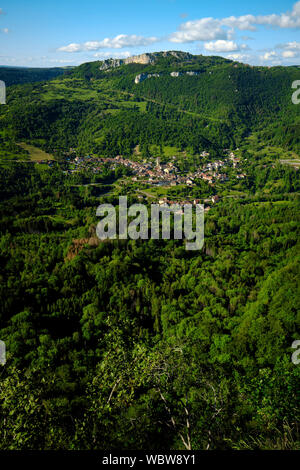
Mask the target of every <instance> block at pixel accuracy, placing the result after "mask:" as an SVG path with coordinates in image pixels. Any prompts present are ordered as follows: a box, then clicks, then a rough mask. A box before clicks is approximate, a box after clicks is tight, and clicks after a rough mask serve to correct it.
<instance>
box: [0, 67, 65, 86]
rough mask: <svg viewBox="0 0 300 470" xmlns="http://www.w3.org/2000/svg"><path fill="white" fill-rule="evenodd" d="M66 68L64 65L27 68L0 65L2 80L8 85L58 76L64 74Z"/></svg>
mask: <svg viewBox="0 0 300 470" xmlns="http://www.w3.org/2000/svg"><path fill="white" fill-rule="evenodd" d="M65 70H66V69H65V68H63V67H53V68H26V67H2V66H0V80H3V81H4V82H5V84H6V86H9V85H18V84H21V83H32V82H40V81H44V80H51V79H52V78H55V77H58V76H59V75H62V74H63V73H64V72H65Z"/></svg>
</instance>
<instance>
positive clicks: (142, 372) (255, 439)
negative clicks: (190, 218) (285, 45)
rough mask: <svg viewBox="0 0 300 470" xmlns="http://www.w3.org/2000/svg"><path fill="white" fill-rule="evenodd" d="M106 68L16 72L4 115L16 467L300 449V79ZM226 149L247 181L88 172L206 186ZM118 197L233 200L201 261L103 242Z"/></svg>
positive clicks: (8, 393) (6, 330)
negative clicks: (178, 453)
mask: <svg viewBox="0 0 300 470" xmlns="http://www.w3.org/2000/svg"><path fill="white" fill-rule="evenodd" d="M101 64H102V63H101V62H98V61H96V62H93V63H87V64H83V65H81V66H79V67H75V68H73V69H70V70H67V71H64V73H62V74H60V73H59V74H57V76H56V75H55V76H53V74H52V72H51V73H50V74H49V75H46V74H44V75H41V76H40V78H33V79H31V80H30V83H29V80H27V76H26V74H25V75H24V77H23V78H22V77H18V73H19V72H18V71H17V70H16V71H15V74H16V76H15V77H13V75H11V77H10V80H11V83H10V85H9V86H8V88H7V105H5V106H0V340H2V341H4V342H5V344H6V350H7V362H6V364H5V365H3V366H2V365H0V450H29V449H30V450H32V449H33V450H102V449H124V450H138V449H140V450H152V451H155V450H157V451H158V450H160V449H162V448H163V449H170V450H299V449H300V434H299V422H300V387H299V385H300V366H299V364H298V365H297V364H294V363H293V362H292V360H291V356H292V353H293V349H292V347H291V346H292V343H293V341H295V340H299V339H300V336H299V335H300V308H299V307H300V306H299V301H300V292H299V261H300V252H299V227H300V224H299V221H300V220H299V219H300V211H299V205H300V197H299V191H300V181H299V170H298V169H297V165H296V163H297V162H299V151H300V132H299V127H300V118H299V106H298V108H297V106H295V105H293V104H292V102H291V93H292V91H291V83H292V81H293V80H295V79H296V78H299V68H298V69H297V67H272V68H264V67H249V66H246V65H243V64H238V63H236V62H232V61H229V60H226V59H222V58H220V57H203V56H192V55H188V57H183V58H180V59H174V57H172V58H170V57H163V56H162V57H160V58H159V59H158V61H157V63H156V64H154V65H153V64H151V65H140V64H129V65H121V66H120V67H116V68H112V69H109V70H100V65H101ZM172 71H179V72H186V71H197V72H199V74H198V75H196V76H187V75H182V76H179V77H177V78H174V77H171V76H170V72H172ZM7 73H8V72H7ZM140 73H150V74H151V73H159V74H160V75H161V76H160V77H158V78H149V79H147V80H145V81H144V82H142V83H139V84H135V82H134V78H135V76H136V75H137V74H140ZM55 74H56V72H55ZM34 77H36V75H34ZM0 79H2V76H1V68H0ZM235 90H237V91H235ZM22 143H27V144H31V145H34V146H36V147H37V148H39V149H42V150H43V151H46V152H49V154H51V155H52V157H53V160H51V162H48V163H47V164H45V162H44V163H41V162H35V161H32V159H31V156H30V153H29V152H28V151H27V150H26V147H24V146H22V145H20V144H22ZM225 149H227V150H226V152H230V151H233V152H235V155H237V156H238V158H239V160H240V162H239V170H236V169H235V168H234V166H233V164H232V163H231V162H230V163H228V168H227V169H226V176H227V179H226V180H225V181H224V182H221V181H216V182H214V183H213V184H210V183H208V182H206V181H204V180H201V181H200V180H199V181H197V179H195V182H194V183H193V185H192V186H191V187H188V186H185V187H182V186H181V185H179V186H174V187H168V188H166V189H164V188H163V189H162V188H160V187H159V188H157V187H154V186H153V185H152V186H151V185H150V184H148V185H147V184H146V183H145V182H144V181H135V180H133V175H132V173H131V171H130V170H129V169H128V168H125V167H123V166H119V167H114V166H113V165H111V166H109V165H108V164H103V166H102V167H101V171H100V170H99V172H97V173H95V171H93V168H94V167H93V166H92V165H90V167H88V165H87V166H86V168H89V169H86V170H84V171H83V170H82V171H79V170H78V171H76V170H74V168H75V166H72V165H75V163H74V164H73V161H75V160H74V157H75V156H77V157H78V158H85V157H87V155H88V156H89V157H90V156H92V157H91V158H100V157H101V158H107V157H112V158H115V157H116V156H119V155H121V156H122V158H124V159H125V158H128V159H132V160H136V161H142V162H151V161H152V160H154V159H156V158H158V157H159V158H160V159H161V161H162V162H164V161H165V162H167V161H169V160H170V159H171V157H172V155H173V154H174V153H175V154H176V158H177V160H176V162H177V166H178V168H179V171H180V172H181V173H182V174H185V173H187V174H188V172H190V171H192V170H193V171H194V167H196V166H197V167H198V166H199V165H204V164H207V163H213V162H215V161H217V160H220V159H225V157H224V155H225V154H224V151H225ZM203 151H206V153H207V154H206V156H203V155H202V153H203ZM226 155H227V154H226ZM297 158H298V160H297ZM282 160H285V161H288V162H290V160H291V161H292V163H294V164H292V165H291V164H286V163H283V162H282ZM295 162H296V163H295ZM70 168H71V170H70ZM224 171H225V170H224ZM237 172H239V173H238V174H240V173H243V177H242V178H241V179H239V180H237V178H236V174H237ZM160 191H161V193H160ZM141 194H143V196H141ZM149 194H150V195H149ZM120 195H128V198H129V202H130V203H134V202H138V201H140V199H139V197H144V202H145V203H146V204H147V207H148V208H150V204H151V202H152V200H153V202H155V201H156V200H157V199H158V198H159V197H161V195H167V196H169V197H174V198H175V199H176V198H178V200H181V199H187V198H190V200H192V198H199V199H202V200H203V199H205V198H211V197H212V195H218V196H219V202H218V203H216V204H212V203H211V202H209V206H211V207H209V209H210V210H209V211H208V212H207V213H205V241H204V246H203V248H202V250H201V251H187V250H186V249H185V246H184V241H182V240H147V241H145V240H141V239H138V240H119V239H116V240H102V241H101V240H99V239H98V238H97V236H96V225H97V222H98V218H97V217H96V208H97V207H98V205H99V204H101V203H111V204H115V205H116V204H117V203H118V202H117V201H118V197H119V196H120ZM206 204H208V203H206Z"/></svg>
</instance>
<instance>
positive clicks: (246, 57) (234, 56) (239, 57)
mask: <svg viewBox="0 0 300 470" xmlns="http://www.w3.org/2000/svg"><path fill="white" fill-rule="evenodd" d="M226 57H227V59H230V60H235V61H237V62H247V61H249V59H251V56H250V55H248V54H240V53H237V54H228V55H227V56H226Z"/></svg>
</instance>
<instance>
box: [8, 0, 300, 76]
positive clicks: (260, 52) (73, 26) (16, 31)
mask: <svg viewBox="0 0 300 470" xmlns="http://www.w3.org/2000/svg"><path fill="white" fill-rule="evenodd" d="M166 50H181V51H187V52H190V53H192V54H203V55H220V56H222V57H226V58H229V59H232V60H237V61H240V62H244V63H248V64H252V65H269V66H270V65H271V66H273V65H300V1H297V2H295V1H289V0H263V1H262V0H251V1H250V0H244V1H241V0H227V1H226V0H218V1H217V0H209V1H203V0H148V1H146V2H145V1H143V0H125V1H124V0H104V1H102V0H88V1H86V2H82V0H81V1H79V0H72V1H71V0H51V1H50V0H26V1H25V0H0V65H12V66H13V65H14V66H27V67H49V66H50V67H56V66H68V65H79V64H81V63H84V62H90V61H94V60H103V59H107V58H110V57H113V58H124V57H129V56H131V55H136V54H141V53H143V52H157V51H166Z"/></svg>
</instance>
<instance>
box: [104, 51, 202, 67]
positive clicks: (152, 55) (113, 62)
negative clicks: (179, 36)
mask: <svg viewBox="0 0 300 470" xmlns="http://www.w3.org/2000/svg"><path fill="white" fill-rule="evenodd" d="M170 56H171V57H175V59H179V60H180V59H181V60H186V59H189V58H191V57H193V56H192V55H191V54H189V53H188V52H181V51H167V52H146V53H145V54H140V55H135V56H132V57H128V58H127V59H107V60H104V61H103V62H102V63H101V65H100V67H99V70H108V69H111V68H115V67H120V66H121V65H124V64H125V65H126V64H142V65H149V64H155V63H156V62H157V60H158V59H159V58H161V57H170Z"/></svg>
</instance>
